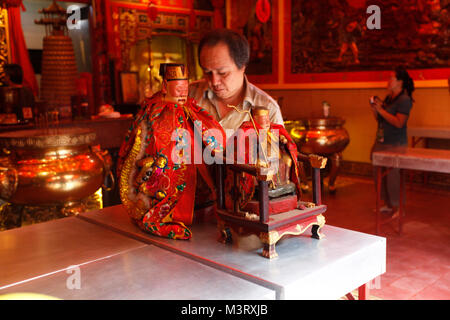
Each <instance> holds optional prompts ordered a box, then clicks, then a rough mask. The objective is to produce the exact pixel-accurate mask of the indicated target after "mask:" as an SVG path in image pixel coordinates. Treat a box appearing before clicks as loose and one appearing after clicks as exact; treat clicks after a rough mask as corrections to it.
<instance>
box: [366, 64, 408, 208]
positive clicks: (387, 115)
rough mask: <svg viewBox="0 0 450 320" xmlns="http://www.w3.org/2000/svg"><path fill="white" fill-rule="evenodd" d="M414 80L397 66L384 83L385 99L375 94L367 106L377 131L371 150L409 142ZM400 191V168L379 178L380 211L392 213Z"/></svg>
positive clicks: (396, 205) (402, 68)
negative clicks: (380, 180) (408, 131)
mask: <svg viewBox="0 0 450 320" xmlns="http://www.w3.org/2000/svg"><path fill="white" fill-rule="evenodd" d="M413 91H414V81H413V80H412V78H411V77H410V76H409V74H408V71H406V69H405V68H404V67H400V66H399V67H396V68H395V70H394V71H393V72H392V73H391V75H390V78H389V81H388V84H387V95H386V97H385V98H384V100H381V99H380V98H378V97H376V96H374V97H371V98H370V106H371V109H372V112H373V114H374V116H375V119H376V120H377V122H378V130H377V136H376V141H375V144H374V145H373V147H372V152H374V151H381V150H386V149H388V148H391V147H395V146H406V145H407V144H408V135H407V122H408V118H409V114H410V111H411V108H412V105H413V102H414V100H413V98H412V93H413ZM399 194H400V170H399V169H391V170H390V171H389V173H388V174H387V175H385V176H384V178H383V179H382V184H381V199H382V200H383V201H384V203H385V205H384V206H383V207H382V208H381V212H383V213H386V214H395V213H397V211H398V206H399V200H400V199H399Z"/></svg>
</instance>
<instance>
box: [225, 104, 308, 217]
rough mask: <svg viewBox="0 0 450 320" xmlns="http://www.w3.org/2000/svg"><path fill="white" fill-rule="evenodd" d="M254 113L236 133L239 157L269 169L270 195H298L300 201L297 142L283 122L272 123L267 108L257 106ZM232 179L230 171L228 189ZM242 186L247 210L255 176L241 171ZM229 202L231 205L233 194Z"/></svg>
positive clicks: (241, 190) (243, 207)
mask: <svg viewBox="0 0 450 320" xmlns="http://www.w3.org/2000/svg"><path fill="white" fill-rule="evenodd" d="M251 115H252V116H251V118H250V119H251V120H250V121H246V122H244V123H243V124H242V125H241V127H240V130H239V133H238V134H237V148H236V152H237V155H238V156H237V159H236V160H237V161H238V162H239V161H244V163H246V164H251V165H255V166H257V167H259V168H262V169H266V171H267V172H268V175H271V179H270V181H269V198H280V197H282V196H285V195H296V196H297V200H300V196H301V188H300V180H299V166H298V160H297V158H298V151H297V146H296V144H295V142H294V141H293V140H292V138H291V136H290V135H289V133H288V132H287V131H286V129H285V128H284V127H283V126H282V125H279V124H275V123H271V122H270V119H269V110H268V109H267V108H265V107H256V108H254V109H253V110H252V112H251ZM239 157H241V158H239ZM242 157H244V159H242ZM231 180H232V176H231V172H230V171H229V172H228V173H227V181H226V185H227V186H228V188H230V186H231V184H232V181H231ZM239 189H240V190H239V191H240V192H239V196H240V201H239V206H240V210H242V211H245V210H246V206H247V204H248V203H249V201H251V200H252V199H254V198H255V191H257V181H256V178H255V177H253V176H251V175H250V174H247V173H242V174H241V176H240V177H239ZM230 191H231V190H229V191H228V193H230ZM231 193H232V192H231ZM227 203H228V206H229V205H230V203H231V198H230V197H228V199H227Z"/></svg>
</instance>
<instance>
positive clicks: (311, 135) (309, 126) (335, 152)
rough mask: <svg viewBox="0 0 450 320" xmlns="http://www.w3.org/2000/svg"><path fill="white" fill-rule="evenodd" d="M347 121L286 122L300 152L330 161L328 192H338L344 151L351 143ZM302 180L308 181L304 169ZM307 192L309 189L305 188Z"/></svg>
mask: <svg viewBox="0 0 450 320" xmlns="http://www.w3.org/2000/svg"><path fill="white" fill-rule="evenodd" d="M344 124H345V120H344V119H343V118H339V117H326V118H305V119H299V120H295V121H285V122H284V125H285V127H286V130H287V131H288V132H289V134H290V135H291V137H292V139H293V140H294V141H295V143H296V145H297V148H298V150H299V151H300V152H302V153H306V154H317V155H321V156H325V157H327V159H328V160H329V161H328V163H329V165H328V166H329V168H330V170H329V171H330V172H329V179H328V190H329V191H330V193H334V192H336V187H335V182H336V178H337V175H338V173H339V167H340V163H341V161H342V151H344V149H345V148H346V147H347V145H348V144H349V142H350V137H349V134H348V132H347V130H346V129H345V128H344ZM300 171H301V172H300V175H301V180H302V181H306V173H305V171H304V169H302V168H301V169H300ZM302 189H304V191H306V190H307V189H308V188H307V187H306V186H305V187H304V186H303V184H302Z"/></svg>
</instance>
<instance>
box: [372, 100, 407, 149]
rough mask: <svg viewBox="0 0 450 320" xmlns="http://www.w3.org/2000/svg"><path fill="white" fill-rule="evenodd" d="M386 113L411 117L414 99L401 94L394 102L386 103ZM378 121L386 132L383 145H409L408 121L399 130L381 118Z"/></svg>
mask: <svg viewBox="0 0 450 320" xmlns="http://www.w3.org/2000/svg"><path fill="white" fill-rule="evenodd" d="M386 104H387V107H386V111H387V112H389V113H390V114H392V115H394V116H395V115H396V114H397V113H402V114H404V115H406V116H408V117H409V113H410V111H411V108H412V99H411V97H409V96H408V95H407V94H406V93H402V94H400V95H399V96H398V97H397V98H395V99H394V100H393V101H386ZM378 121H379V122H380V125H381V126H382V128H383V131H384V142H383V144H391V145H406V144H408V136H407V121H406V122H405V124H404V125H403V127H402V128H397V127H395V126H393V125H392V124H390V123H389V122H387V121H386V120H385V119H384V118H382V117H381V116H379V118H378Z"/></svg>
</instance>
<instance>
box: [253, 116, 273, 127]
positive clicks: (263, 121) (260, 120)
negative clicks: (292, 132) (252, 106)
mask: <svg viewBox="0 0 450 320" xmlns="http://www.w3.org/2000/svg"><path fill="white" fill-rule="evenodd" d="M253 118H254V120H255V122H256V123H257V124H259V125H260V126H261V128H262V129H269V128H270V119H269V115H268V114H267V115H255V116H253Z"/></svg>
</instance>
